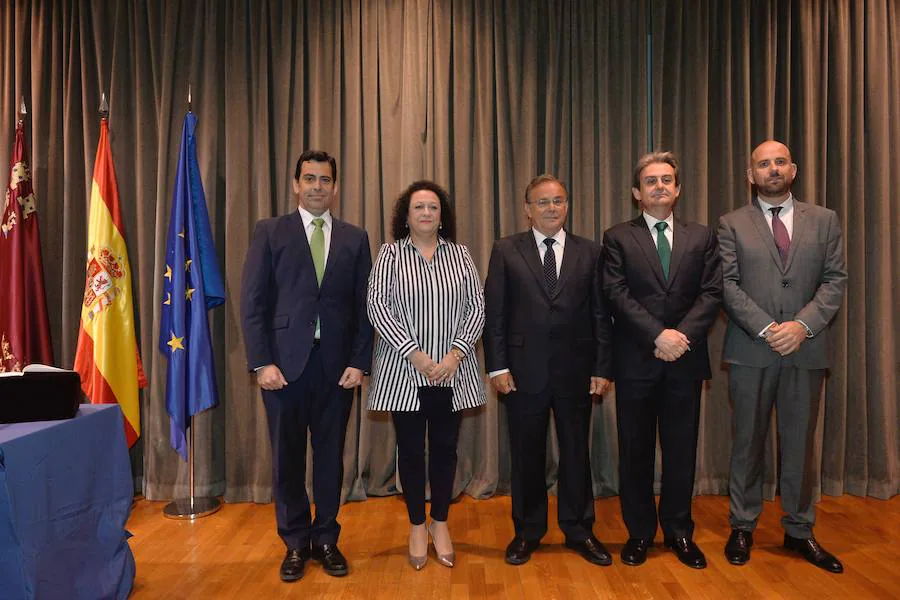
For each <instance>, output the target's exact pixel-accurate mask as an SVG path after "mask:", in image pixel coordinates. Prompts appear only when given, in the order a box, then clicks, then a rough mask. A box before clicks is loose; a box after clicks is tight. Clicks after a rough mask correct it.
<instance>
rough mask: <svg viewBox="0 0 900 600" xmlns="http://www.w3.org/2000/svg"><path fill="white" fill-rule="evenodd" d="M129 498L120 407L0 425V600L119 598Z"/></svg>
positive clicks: (127, 568)
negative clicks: (51, 419) (69, 417)
mask: <svg viewBox="0 0 900 600" xmlns="http://www.w3.org/2000/svg"><path fill="white" fill-rule="evenodd" d="M133 495H134V487H133V483H132V478H131V465H130V463H129V460H128V447H127V446H126V445H125V432H124V429H123V424H122V411H121V410H120V409H119V406H118V405H89V404H82V405H81V407H80V408H79V409H78V414H77V415H76V416H75V418H74V419H70V420H68V421H43V422H37V423H15V424H12V425H0V598H3V599H4V600H7V599H9V600H14V599H15V600H18V599H19V598H26V599H31V598H39V599H41V600H43V599H44V598H51V599H52V598H65V599H85V600H88V599H90V600H99V599H103V598H126V597H127V596H128V593H129V592H130V591H131V586H132V584H133V583H134V573H135V566H134V556H132V554H131V548H130V547H129V546H128V542H127V539H128V538H129V537H130V535H131V534H129V533H128V532H127V531H126V530H125V523H126V521H127V520H128V515H129V514H130V513H131V503H132V498H133Z"/></svg>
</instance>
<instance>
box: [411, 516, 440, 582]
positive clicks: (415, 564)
mask: <svg viewBox="0 0 900 600" xmlns="http://www.w3.org/2000/svg"><path fill="white" fill-rule="evenodd" d="M423 525H424V524H423ZM415 529H416V526H415V525H413V526H412V527H410V529H409V550H408V551H407V559H408V560H409V564H410V565H411V566H412V568H413V569H415V570H416V571H421V570H422V569H423V568H424V567H425V563H427V562H428V532H427V530H428V528H427V527H426V528H425V529H426V533H425V554H423V555H422V556H413V553H412V542H413V533H414V532H415ZM438 560H440V559H438Z"/></svg>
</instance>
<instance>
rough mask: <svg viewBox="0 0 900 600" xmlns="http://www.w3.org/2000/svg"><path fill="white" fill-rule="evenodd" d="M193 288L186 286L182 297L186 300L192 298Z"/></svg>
mask: <svg viewBox="0 0 900 600" xmlns="http://www.w3.org/2000/svg"><path fill="white" fill-rule="evenodd" d="M193 295H194V288H188V289H186V290H184V297H185V299H186V300H193V299H194V298H193Z"/></svg>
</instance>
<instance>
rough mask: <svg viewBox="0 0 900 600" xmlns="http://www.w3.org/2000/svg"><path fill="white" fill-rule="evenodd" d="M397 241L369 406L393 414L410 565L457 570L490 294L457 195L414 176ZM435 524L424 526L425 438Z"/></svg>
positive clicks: (390, 254)
mask: <svg viewBox="0 0 900 600" xmlns="http://www.w3.org/2000/svg"><path fill="white" fill-rule="evenodd" d="M392 230H393V231H392V233H393V237H394V240H395V241H394V243H392V244H384V245H383V246H382V247H381V250H380V251H379V252H378V258H377V259H376V260H375V265H374V266H373V267H372V273H371V275H370V276H369V290H368V312H369V319H370V320H371V321H372V324H373V325H374V326H375V329H376V331H377V332H378V334H379V335H378V340H377V342H376V344H375V360H374V365H373V367H372V381H371V385H370V387H369V400H368V406H367V407H368V409H369V410H383V411H390V412H391V416H392V417H393V421H394V428H395V430H396V432H397V456H398V468H399V471H400V480H401V482H402V484H403V495H404V498H405V500H406V508H407V512H408V513H409V521H410V524H411V528H410V534H409V562H410V564H411V565H412V566H413V567H414V568H415V569H416V570H419V569H421V568H422V567H424V566H425V563H426V561H427V558H428V534H429V533H430V534H431V539H432V540H433V542H434V547H435V554H436V555H437V559H438V562H440V563H441V564H443V565H444V566H447V567H452V566H453V563H454V560H455V553H454V551H453V543H452V541H451V539H450V532H449V530H448V528H447V513H448V511H449V509H450V499H451V495H452V493H453V478H454V476H455V474H456V444H457V440H458V439H459V426H460V420H461V411H462V410H464V409H467V408H473V407H476V406H480V405H482V404H484V403H485V395H484V384H483V381H482V378H481V371H480V369H479V366H478V358H477V356H476V352H475V344H476V342H477V341H478V338H480V337H481V331H482V329H483V328H484V292H483V290H482V287H481V280H480V279H479V277H478V272H477V271H476V269H475V263H474V262H473V261H472V256H471V255H470V254H469V251H468V249H467V248H466V247H465V246H463V245H461V244H457V243H455V242H454V241H453V240H454V237H455V233H456V221H455V219H454V216H453V211H452V208H451V207H450V196H449V194H448V193H447V191H446V190H444V189H443V188H442V187H441V186H439V185H437V184H436V183H433V182H431V181H416V182H415V183H413V184H412V185H410V186H409V187H408V188H407V189H406V190H405V191H404V192H403V194H402V195H401V196H400V198H398V199H397V202H396V204H395V205H394V216H393V220H392ZM426 430H427V434H428V449H429V452H428V459H429V460H428V480H429V481H430V482H431V524H430V525H429V526H428V527H427V528H426V526H425V482H426V473H425V435H426Z"/></svg>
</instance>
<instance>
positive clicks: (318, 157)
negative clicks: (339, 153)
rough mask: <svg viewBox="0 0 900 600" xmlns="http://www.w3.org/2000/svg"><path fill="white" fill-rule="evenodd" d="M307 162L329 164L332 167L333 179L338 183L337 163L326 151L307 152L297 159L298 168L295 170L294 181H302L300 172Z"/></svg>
mask: <svg viewBox="0 0 900 600" xmlns="http://www.w3.org/2000/svg"><path fill="white" fill-rule="evenodd" d="M305 162H327V163H328V164H329V165H331V178H332V179H334V180H335V181H337V161H336V160H335V159H334V157H333V156H332V155H330V154H328V153H327V152H325V151H324V150H306V151H304V152H303V154H301V155H300V158H298V159H297V168H296V169H294V179H300V171H301V170H302V169H303V163H305Z"/></svg>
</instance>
